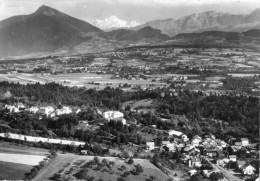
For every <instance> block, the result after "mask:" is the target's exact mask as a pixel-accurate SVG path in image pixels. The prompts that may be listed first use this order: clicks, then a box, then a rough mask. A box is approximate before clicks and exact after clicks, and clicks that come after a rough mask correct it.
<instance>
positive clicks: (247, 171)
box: [243, 165, 255, 175]
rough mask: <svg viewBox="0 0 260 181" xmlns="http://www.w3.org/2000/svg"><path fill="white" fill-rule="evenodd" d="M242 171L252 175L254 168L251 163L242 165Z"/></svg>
mask: <svg viewBox="0 0 260 181" xmlns="http://www.w3.org/2000/svg"><path fill="white" fill-rule="evenodd" d="M243 173H244V174H245V175H253V174H254V173H255V168H254V167H253V166H252V165H248V166H246V167H244V169H243Z"/></svg>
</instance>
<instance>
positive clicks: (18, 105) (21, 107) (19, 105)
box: [17, 102, 25, 110]
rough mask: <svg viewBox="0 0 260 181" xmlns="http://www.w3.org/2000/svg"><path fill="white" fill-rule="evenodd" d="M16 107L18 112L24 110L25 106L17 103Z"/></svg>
mask: <svg viewBox="0 0 260 181" xmlns="http://www.w3.org/2000/svg"><path fill="white" fill-rule="evenodd" d="M17 107H18V109H19V110H24V109H25V105H24V104H23V103H21V102H18V103H17Z"/></svg>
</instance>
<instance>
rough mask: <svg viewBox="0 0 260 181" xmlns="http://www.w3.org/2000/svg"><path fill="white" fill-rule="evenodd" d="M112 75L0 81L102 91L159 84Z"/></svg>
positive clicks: (14, 77) (19, 76)
mask: <svg viewBox="0 0 260 181" xmlns="http://www.w3.org/2000/svg"><path fill="white" fill-rule="evenodd" d="M111 76H112V75H108V74H106V75H100V74H94V73H69V74H58V75H47V74H26V73H17V74H0V81H8V82H15V83H17V82H19V83H20V84H35V83H37V82H39V83H40V84H45V83H50V82H56V83H59V84H62V85H64V86H70V87H74V86H76V87H86V88H97V89H103V88H105V87H107V86H108V85H109V86H111V87H113V86H114V87H116V86H118V85H119V84H121V85H123V84H125V83H126V84H136V85H143V84H160V83H156V82H152V79H150V80H119V79H110V77H111Z"/></svg>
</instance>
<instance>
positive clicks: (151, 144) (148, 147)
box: [146, 142, 154, 151]
mask: <svg viewBox="0 0 260 181" xmlns="http://www.w3.org/2000/svg"><path fill="white" fill-rule="evenodd" d="M146 150H148V151H150V150H154V142H146Z"/></svg>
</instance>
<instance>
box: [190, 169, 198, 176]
mask: <svg viewBox="0 0 260 181" xmlns="http://www.w3.org/2000/svg"><path fill="white" fill-rule="evenodd" d="M188 173H189V175H190V176H192V175H195V174H197V170H195V169H193V170H190V171H188Z"/></svg>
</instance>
